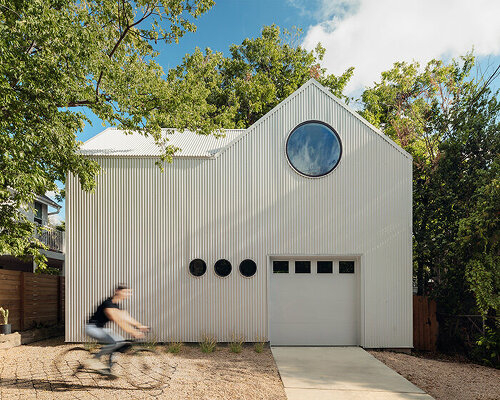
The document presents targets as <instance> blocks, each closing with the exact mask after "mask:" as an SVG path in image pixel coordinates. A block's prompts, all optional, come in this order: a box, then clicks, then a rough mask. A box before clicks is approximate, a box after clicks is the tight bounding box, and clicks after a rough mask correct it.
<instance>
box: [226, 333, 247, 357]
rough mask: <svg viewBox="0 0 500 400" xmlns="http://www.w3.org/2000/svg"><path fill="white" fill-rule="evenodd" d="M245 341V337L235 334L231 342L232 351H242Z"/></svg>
mask: <svg viewBox="0 0 500 400" xmlns="http://www.w3.org/2000/svg"><path fill="white" fill-rule="evenodd" d="M243 342H244V338H243V337H235V336H234V335H233V340H232V341H231V342H230V343H229V351H231V352H232V353H241V350H242V348H243Z"/></svg>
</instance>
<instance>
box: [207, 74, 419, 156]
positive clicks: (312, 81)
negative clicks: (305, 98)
mask: <svg viewBox="0 0 500 400" xmlns="http://www.w3.org/2000/svg"><path fill="white" fill-rule="evenodd" d="M309 86H314V87H315V88H317V89H319V90H321V91H322V92H323V93H324V94H326V95H327V96H329V97H330V98H331V99H332V100H333V101H335V102H336V103H337V104H338V105H339V106H340V107H342V108H343V109H344V110H346V111H347V112H349V113H350V114H351V115H352V116H353V117H355V118H356V119H357V120H359V121H361V122H362V123H363V124H364V125H366V126H367V127H368V128H370V130H371V131H372V132H373V134H374V135H377V136H380V137H381V138H382V139H383V140H385V141H386V142H387V143H388V144H389V145H390V146H392V147H394V148H395V149H396V150H397V151H399V152H400V153H401V154H402V155H404V156H405V157H407V158H409V159H413V157H412V155H411V154H410V153H408V152H407V151H406V150H405V149H403V148H402V147H401V146H399V145H398V144H397V143H396V142H394V141H393V140H391V139H390V138H389V137H388V136H387V135H385V134H384V133H383V132H382V131H381V130H380V129H378V128H377V127H375V126H374V125H372V124H370V123H369V122H368V121H367V120H366V119H364V118H363V117H362V116H361V115H359V113H357V112H356V111H355V110H354V109H352V108H351V107H349V106H348V105H347V104H345V103H344V102H343V101H342V100H340V99H339V98H338V97H337V96H335V95H334V94H333V93H332V92H330V91H329V90H328V89H327V88H325V87H324V86H323V85H321V84H320V83H319V82H318V81H317V80H316V79H314V78H311V79H309V80H308V81H307V82H306V83H304V84H303V85H302V86H301V87H300V88H298V89H297V90H296V91H295V92H293V93H292V94H291V95H290V96H288V97H287V98H286V99H285V100H283V101H282V102H281V103H279V104H277V105H276V106H275V107H274V108H273V109H272V110H270V111H269V112H267V113H266V114H265V115H264V116H262V117H261V118H260V119H259V120H257V121H256V122H254V123H253V124H252V125H251V126H249V127H248V128H247V129H246V130H245V131H244V133H242V134H241V135H238V136H237V137H235V138H234V139H233V140H232V141H231V142H229V143H228V144H227V145H226V146H225V148H224V149H222V151H220V152H219V153H217V154H215V157H217V156H219V155H220V154H221V153H223V152H224V151H225V150H227V149H228V148H230V147H231V146H232V145H233V144H235V143H236V142H238V141H239V140H241V139H242V138H243V137H244V136H246V135H248V134H249V133H250V132H251V131H252V129H253V128H254V127H256V126H257V125H259V124H260V123H261V122H263V121H265V120H266V119H267V118H270V117H271V116H272V115H273V114H274V113H275V112H277V111H278V110H279V109H280V108H281V107H283V105H285V104H286V103H288V102H290V101H291V100H292V99H293V98H294V97H296V96H299V95H300V94H301V93H302V92H304V91H305V90H306V89H307V88H308V87H309Z"/></svg>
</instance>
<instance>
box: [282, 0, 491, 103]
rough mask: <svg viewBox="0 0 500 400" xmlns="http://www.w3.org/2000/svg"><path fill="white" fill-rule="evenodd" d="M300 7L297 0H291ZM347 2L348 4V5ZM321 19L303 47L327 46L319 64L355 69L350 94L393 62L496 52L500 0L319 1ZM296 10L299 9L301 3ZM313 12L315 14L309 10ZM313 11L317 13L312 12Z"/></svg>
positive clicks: (332, 68)
mask: <svg viewBox="0 0 500 400" xmlns="http://www.w3.org/2000/svg"><path fill="white" fill-rule="evenodd" d="M290 1H291V2H292V4H294V5H296V6H297V7H299V5H300V4H304V3H302V2H301V1H300V0H293V1H292V0H290ZM348 3H349V4H348ZM314 4H315V6H316V7H317V8H316V9H317V10H319V14H320V15H323V19H319V20H318V21H320V23H318V24H317V25H314V26H311V27H309V29H308V30H307V33H306V36H305V39H304V43H303V44H304V46H305V47H306V48H308V49H312V48H314V47H315V46H316V44H317V43H318V42H321V43H322V45H323V46H324V47H325V48H326V50H327V51H326V55H325V58H324V60H323V66H324V67H326V68H327V69H328V71H329V72H330V73H334V74H341V73H342V72H343V71H345V70H346V69H347V68H349V67H351V66H353V67H355V71H354V76H353V77H352V80H351V82H350V84H349V86H348V87H347V92H348V93H353V92H355V91H357V90H359V89H362V88H363V87H365V86H370V85H372V84H373V82H374V81H379V80H380V73H381V72H382V71H386V70H388V69H390V68H391V66H392V64H393V63H394V62H396V61H413V60H415V61H419V62H420V63H422V64H423V63H426V62H427V61H429V60H430V59H432V58H441V59H446V58H449V57H458V56H460V55H464V54H465V53H467V52H468V51H470V50H472V48H474V53H475V54H476V55H478V56H482V55H498V54H500V1H499V0H475V1H473V0H418V1H416V0H378V1H375V0H356V1H347V0H332V1H328V0H319V1H318V0H317V1H316V2H315V3H314ZM299 8H300V7H299ZM310 15H313V14H310ZM316 15H317V14H316Z"/></svg>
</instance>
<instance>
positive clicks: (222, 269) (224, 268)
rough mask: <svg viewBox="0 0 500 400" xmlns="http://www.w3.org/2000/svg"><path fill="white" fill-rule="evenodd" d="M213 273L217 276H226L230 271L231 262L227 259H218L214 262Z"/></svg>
mask: <svg viewBox="0 0 500 400" xmlns="http://www.w3.org/2000/svg"><path fill="white" fill-rule="evenodd" d="M214 269H215V273H216V274H217V275H219V276H222V277H224V276H228V275H229V274H230V273H231V269H232V267H231V263H230V262H229V261H227V260H224V259H222V260H219V261H217V262H216V263H215V266H214Z"/></svg>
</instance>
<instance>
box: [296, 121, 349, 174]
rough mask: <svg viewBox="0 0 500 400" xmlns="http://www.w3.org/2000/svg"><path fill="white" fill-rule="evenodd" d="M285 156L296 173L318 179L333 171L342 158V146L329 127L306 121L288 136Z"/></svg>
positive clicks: (318, 122) (321, 123)
mask: <svg viewBox="0 0 500 400" xmlns="http://www.w3.org/2000/svg"><path fill="white" fill-rule="evenodd" d="M286 155H287V157H288V161H289V162H290V165H291V166H292V167H293V168H294V169H295V170H296V171H297V172H299V173H300V174H302V175H305V176H310V177H319V176H323V175H326V174H328V173H330V172H331V171H333V170H334V169H335V167H336V166H337V164H338V163H339V161H340V157H341V156H342V144H341V142H340V138H339V135H338V134H337V132H335V131H334V129H333V128H332V127H331V126H329V125H327V124H325V123H324V122H320V121H307V122H303V123H302V124H300V125H298V126H297V127H295V129H294V130H293V131H292V133H290V136H288V139H287V141H286Z"/></svg>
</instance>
